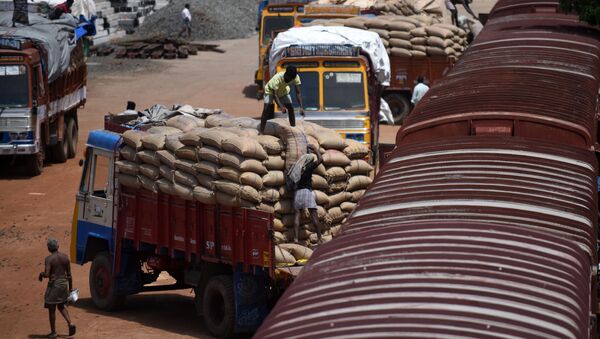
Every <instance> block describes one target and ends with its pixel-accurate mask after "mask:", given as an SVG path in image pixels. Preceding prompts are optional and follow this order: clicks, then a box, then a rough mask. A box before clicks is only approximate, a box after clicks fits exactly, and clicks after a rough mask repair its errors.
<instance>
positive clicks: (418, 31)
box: [410, 27, 428, 38]
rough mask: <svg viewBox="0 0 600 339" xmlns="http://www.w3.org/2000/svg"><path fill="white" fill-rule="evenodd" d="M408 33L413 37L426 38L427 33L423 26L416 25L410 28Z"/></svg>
mask: <svg viewBox="0 0 600 339" xmlns="http://www.w3.org/2000/svg"><path fill="white" fill-rule="evenodd" d="M410 35H412V36H413V37H415V38H426V37H427V35H428V34H427V31H426V30H425V27H417V28H415V29H411V30H410Z"/></svg>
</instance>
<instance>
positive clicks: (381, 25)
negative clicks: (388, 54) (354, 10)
mask: <svg viewBox="0 0 600 339" xmlns="http://www.w3.org/2000/svg"><path fill="white" fill-rule="evenodd" d="M365 26H366V27H367V28H378V29H383V30H387V29H388V21H387V20H382V19H380V18H374V19H369V20H367V21H365Z"/></svg>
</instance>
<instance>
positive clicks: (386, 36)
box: [369, 28, 390, 40]
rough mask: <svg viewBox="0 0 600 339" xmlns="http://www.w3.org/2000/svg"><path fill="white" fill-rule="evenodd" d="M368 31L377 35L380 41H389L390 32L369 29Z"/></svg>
mask: <svg viewBox="0 0 600 339" xmlns="http://www.w3.org/2000/svg"><path fill="white" fill-rule="evenodd" d="M369 31H371V32H375V33H377V34H378V35H379V37H380V38H381V39H385V40H389V39H390V32H389V31H387V30H385V29H377V28H370V29H369Z"/></svg>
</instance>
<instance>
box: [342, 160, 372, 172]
mask: <svg viewBox="0 0 600 339" xmlns="http://www.w3.org/2000/svg"><path fill="white" fill-rule="evenodd" d="M345 170H346V172H348V173H349V174H351V175H366V176H369V175H371V172H372V171H373V166H371V165H370V164H369V163H368V162H366V161H364V160H360V159H359V160H352V162H350V165H348V166H346V168H345Z"/></svg>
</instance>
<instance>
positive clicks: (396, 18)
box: [393, 15, 423, 30]
mask: <svg viewBox="0 0 600 339" xmlns="http://www.w3.org/2000/svg"><path fill="white" fill-rule="evenodd" d="M393 21H402V22H408V23H410V24H413V25H414V26H415V27H420V26H421V25H422V24H423V23H422V22H421V21H419V20H417V19H415V18H412V17H406V16H397V15H396V16H394V17H393ZM411 30H413V29H412V28H411Z"/></svg>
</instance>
